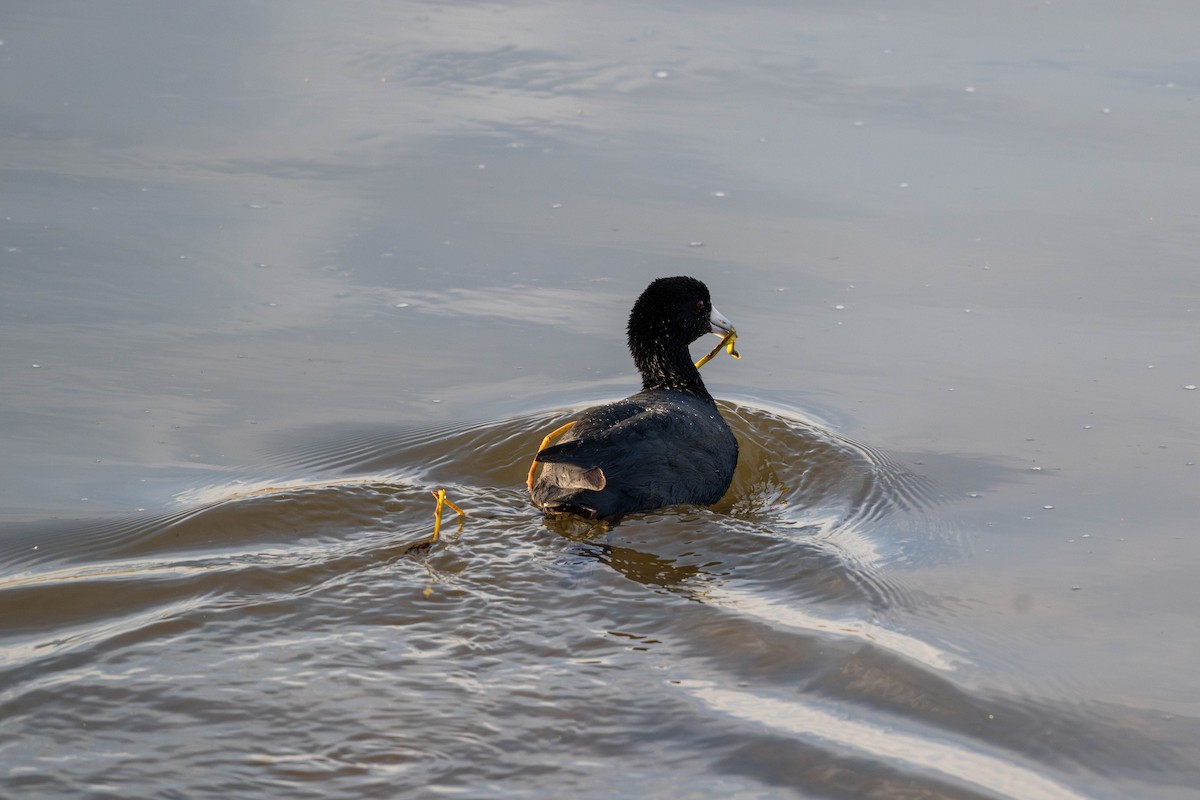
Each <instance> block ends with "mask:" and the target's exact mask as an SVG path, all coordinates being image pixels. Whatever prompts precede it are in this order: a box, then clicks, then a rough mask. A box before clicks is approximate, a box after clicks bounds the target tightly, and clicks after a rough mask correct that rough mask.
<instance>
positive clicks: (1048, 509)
mask: <svg viewBox="0 0 1200 800" xmlns="http://www.w3.org/2000/svg"><path fill="white" fill-rule="evenodd" d="M1042 508H1044V509H1046V510H1047V511H1053V510H1054V506H1042Z"/></svg>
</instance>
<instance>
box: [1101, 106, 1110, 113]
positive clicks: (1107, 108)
mask: <svg viewBox="0 0 1200 800" xmlns="http://www.w3.org/2000/svg"><path fill="white" fill-rule="evenodd" d="M1100 113H1101V114H1111V113H1112V109H1111V108H1109V107H1108V106H1105V107H1104V108H1102V109H1100Z"/></svg>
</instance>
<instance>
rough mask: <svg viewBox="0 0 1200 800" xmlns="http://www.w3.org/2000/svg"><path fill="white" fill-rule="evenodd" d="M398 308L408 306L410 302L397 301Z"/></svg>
mask: <svg viewBox="0 0 1200 800" xmlns="http://www.w3.org/2000/svg"><path fill="white" fill-rule="evenodd" d="M396 308H408V303H396Z"/></svg>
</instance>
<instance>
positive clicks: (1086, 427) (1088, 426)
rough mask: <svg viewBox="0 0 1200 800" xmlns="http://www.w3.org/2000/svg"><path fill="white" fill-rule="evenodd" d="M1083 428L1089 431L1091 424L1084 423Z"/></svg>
mask: <svg viewBox="0 0 1200 800" xmlns="http://www.w3.org/2000/svg"><path fill="white" fill-rule="evenodd" d="M1083 429H1084V430H1085V431H1090V430H1091V429H1092V426H1091V425H1084V426H1083Z"/></svg>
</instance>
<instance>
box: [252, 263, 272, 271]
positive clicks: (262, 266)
mask: <svg viewBox="0 0 1200 800" xmlns="http://www.w3.org/2000/svg"><path fill="white" fill-rule="evenodd" d="M254 266H256V267H258V268H259V269H267V268H268V267H270V266H271V265H270V264H264V263H262V262H261V261H256V262H255V263H254Z"/></svg>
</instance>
